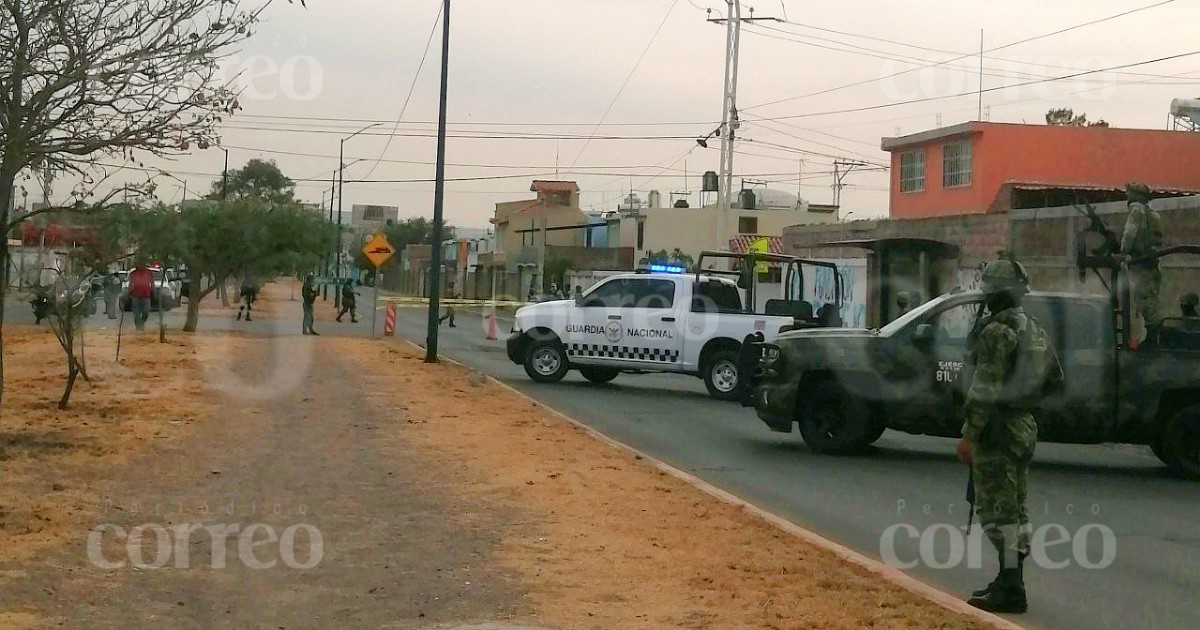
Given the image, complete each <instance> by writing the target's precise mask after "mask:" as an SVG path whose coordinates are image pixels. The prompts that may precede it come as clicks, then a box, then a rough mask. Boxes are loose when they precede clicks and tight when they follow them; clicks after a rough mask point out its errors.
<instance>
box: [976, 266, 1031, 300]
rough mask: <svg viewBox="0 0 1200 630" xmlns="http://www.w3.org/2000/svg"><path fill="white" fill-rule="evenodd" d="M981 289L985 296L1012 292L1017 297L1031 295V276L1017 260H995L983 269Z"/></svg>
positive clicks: (980, 280) (980, 281) (980, 282)
mask: <svg viewBox="0 0 1200 630" xmlns="http://www.w3.org/2000/svg"><path fill="white" fill-rule="evenodd" d="M979 284H980V288H981V289H982V290H983V292H984V293H985V294H988V295H990V294H992V293H999V292H1000V291H1011V292H1013V293H1015V294H1016V295H1024V294H1026V293H1029V275H1028V274H1026V273H1025V267H1024V266H1022V265H1021V263H1019V262H1016V261H1015V260H1007V259H1000V260H994V261H992V262H990V263H988V264H987V266H985V267H984V268H983V275H982V276H981V277H980V279H979Z"/></svg>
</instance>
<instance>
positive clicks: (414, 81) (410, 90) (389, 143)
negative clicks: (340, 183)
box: [364, 4, 442, 177]
mask: <svg viewBox="0 0 1200 630" xmlns="http://www.w3.org/2000/svg"><path fill="white" fill-rule="evenodd" d="M441 21H442V5H441V4H439V5H438V12H437V16H436V17H434V18H433V26H432V27H431V28H430V29H429V38H428V39H426V40H425V50H424V52H422V53H421V62H420V63H418V64H417V71H416V72H414V73H413V79H412V83H410V84H409V86H408V95H407V96H405V97H404V105H402V106H401V107H400V114H399V115H397V116H396V124H395V125H393V126H392V133H395V132H396V131H397V130H399V128H400V121H401V120H404V112H406V111H408V102H409V101H410V100H412V95H413V92H414V91H415V90H416V89H417V79H419V78H420V77H421V69H422V68H424V67H425V59H426V57H428V56H429V48H430V46H431V45H432V44H433V36H434V35H435V34H436V33H437V27H438V24H439V23H441ZM392 137H393V136H388V139H387V142H385V143H384V145H383V150H381V151H380V152H379V159H377V160H375V163H374V164H372V165H371V170H369V171H367V174H366V175H365V176H364V177H370V176H371V175H373V174H374V173H375V169H377V168H379V162H380V161H381V160H383V156H385V155H387V150H388V148H389V147H391V146H392Z"/></svg>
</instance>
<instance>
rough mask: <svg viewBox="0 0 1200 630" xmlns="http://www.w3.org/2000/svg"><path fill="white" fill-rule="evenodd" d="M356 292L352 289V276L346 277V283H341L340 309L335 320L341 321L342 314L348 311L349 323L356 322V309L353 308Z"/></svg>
mask: <svg viewBox="0 0 1200 630" xmlns="http://www.w3.org/2000/svg"><path fill="white" fill-rule="evenodd" d="M357 296H358V293H356V292H355V291H354V278H346V284H343V285H342V310H340V311H338V314H337V320H338V321H339V322H340V321H342V316H343V315H345V314H346V313H347V312H348V313H350V323H351V324H357V323H358V310H357V309H355V306H356V301H357Z"/></svg>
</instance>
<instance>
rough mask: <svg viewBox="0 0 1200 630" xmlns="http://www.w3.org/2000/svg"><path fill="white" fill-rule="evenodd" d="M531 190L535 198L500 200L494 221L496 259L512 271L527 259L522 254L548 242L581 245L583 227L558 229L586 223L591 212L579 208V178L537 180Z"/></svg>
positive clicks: (497, 263) (564, 245)
mask: <svg viewBox="0 0 1200 630" xmlns="http://www.w3.org/2000/svg"><path fill="white" fill-rule="evenodd" d="M529 190H530V192H535V193H537V197H536V198H534V199H528V200H525V201H506V202H502V203H498V204H496V214H495V216H493V217H492V219H491V223H492V225H493V226H495V230H496V250H495V252H494V259H493V263H494V264H496V265H501V264H503V266H505V267H506V268H507V270H508V271H509V272H512V271H516V269H515V267H514V265H516V264H518V263H522V262H526V261H524V260H523V259H522V254H523V253H527V250H529V249H536V248H540V247H541V246H542V245H543V242H542V239H543V232H542V230H543V228H545V244H546V245H551V246H558V247H581V246H583V244H584V238H585V234H584V232H585V230H583V229H554V228H568V227H572V226H582V225H586V224H587V222H588V218H587V215H585V214H584V213H583V210H581V209H580V208H579V186H578V185H577V184H576V183H575V182H566V181H544V180H534V182H533V185H532V186H530V187H529Z"/></svg>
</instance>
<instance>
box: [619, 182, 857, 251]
mask: <svg viewBox="0 0 1200 630" xmlns="http://www.w3.org/2000/svg"><path fill="white" fill-rule="evenodd" d="M651 199H655V195H651ZM767 199H768V200H771V201H762V202H760V203H757V204H756V205H755V207H754V208H738V207H733V208H730V209H729V210H728V211H727V212H726V214H725V221H724V226H723V229H722V230H721V234H718V233H717V216H718V213H717V207H716V206H715V205H708V206H704V207H701V208H674V207H672V208H661V207H639V206H637V205H636V204H629V203H628V200H627V203H626V204H623V206H622V209H621V210H620V211H618V213H617V216H616V217H615V218H614V219H610V221H612V220H617V221H619V225H620V228H619V242H611V240H610V242H609V245H610V246H618V245H619V246H621V247H632V248H634V250H635V252H636V258H638V259H639V260H640V259H641V258H643V257H645V256H646V255H647V254H648V252H657V251H661V250H667V251H668V252H669V251H672V250H674V249H675V248H679V250H680V251H682V252H683V253H685V254H688V255H689V256H691V257H692V258H693V259H695V258H697V257H699V255H700V252H702V251H704V250H713V249H719V250H728V249H729V243H730V241H731V240H734V239H736V238H737V237H738V236H739V235H756V236H783V230H784V228H786V227H790V226H793V225H801V224H809V223H836V222H837V220H838V212H837V208H836V207H834V206H824V205H818V204H810V203H808V202H807V201H803V200H801V201H800V202H797V201H796V200H795V196H794V195H792V196H790V199H781V198H780V196H779V195H776V196H773V197H767ZM735 205H736V204H735ZM610 233H611V232H610Z"/></svg>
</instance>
